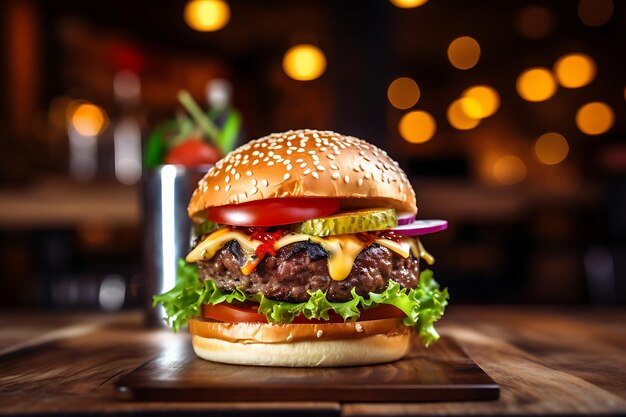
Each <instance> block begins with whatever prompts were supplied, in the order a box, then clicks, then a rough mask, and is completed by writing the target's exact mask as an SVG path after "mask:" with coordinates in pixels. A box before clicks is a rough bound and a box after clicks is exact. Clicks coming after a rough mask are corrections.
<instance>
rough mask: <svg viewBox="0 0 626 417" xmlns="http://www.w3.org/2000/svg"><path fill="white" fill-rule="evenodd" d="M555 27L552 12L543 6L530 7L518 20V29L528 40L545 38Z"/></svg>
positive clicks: (522, 12) (523, 11)
mask: <svg viewBox="0 0 626 417" xmlns="http://www.w3.org/2000/svg"><path fill="white" fill-rule="evenodd" d="M553 26H554V17H553V15H552V12H551V11H550V10H549V9H548V8H546V7H543V6H538V5H533V6H528V7H526V8H525V9H524V10H522V11H521V13H520V14H519V16H518V18H517V29H518V30H519V32H520V33H521V34H522V35H524V36H525V37H527V38H531V39H541V38H545V37H546V36H547V35H548V34H549V33H550V32H551V31H552V27H553Z"/></svg>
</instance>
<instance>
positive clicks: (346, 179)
mask: <svg viewBox="0 0 626 417" xmlns="http://www.w3.org/2000/svg"><path fill="white" fill-rule="evenodd" d="M343 180H344V181H345V182H346V184H350V176H349V175H346V176H344V177H343Z"/></svg>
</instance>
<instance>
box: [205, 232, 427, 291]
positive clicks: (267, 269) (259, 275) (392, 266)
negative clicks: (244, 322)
mask: <svg viewBox="0 0 626 417" xmlns="http://www.w3.org/2000/svg"><path fill="white" fill-rule="evenodd" d="M244 261H245V258H244V254H243V251H242V249H241V246H240V245H239V243H238V242H237V241H231V242H229V243H227V244H226V245H224V246H223V247H222V248H221V249H220V250H219V251H217V253H216V254H215V256H213V258H211V259H210V260H208V261H201V262H198V266H199V269H200V277H201V279H212V280H213V281H215V282H216V284H217V286H218V288H220V289H223V290H228V291H232V290H234V289H235V288H241V289H242V290H244V291H246V292H248V293H250V294H256V293H259V292H261V293H263V294H264V295H265V296H266V297H268V298H270V299H273V300H279V301H288V302H302V301H306V300H308V298H309V295H308V294H307V291H316V290H318V289H320V290H322V291H325V292H326V297H327V298H328V300H329V301H348V300H351V299H352V295H351V294H350V292H351V291H352V288H356V292H357V294H359V295H362V296H365V295H367V294H368V293H369V292H374V293H381V292H383V291H384V290H385V289H386V288H387V285H388V283H389V280H390V279H392V280H394V281H396V282H398V283H399V284H400V285H401V286H402V287H404V288H415V287H416V286H417V279H418V276H419V260H418V259H417V258H415V257H414V256H413V255H409V257H408V258H403V257H402V256H400V255H398V254H396V253H395V252H392V251H390V250H389V249H387V248H385V247H384V246H380V245H377V244H372V245H370V246H369V247H367V248H366V249H365V250H363V251H362V252H361V253H360V254H359V256H357V258H356V260H355V261H354V265H353V267H352V270H351V271H350V274H349V275H348V277H347V278H346V279H344V280H342V281H334V280H333V279H331V277H330V275H329V274H328V253H326V251H325V250H324V249H323V248H322V247H321V246H319V245H318V244H315V243H311V242H296V243H292V244H289V245H286V246H284V247H282V248H281V249H279V250H277V251H276V255H275V256H271V255H269V254H267V255H265V257H264V258H263V260H262V261H261V262H259V264H258V265H257V267H256V268H255V269H254V271H253V272H252V273H251V274H250V275H244V274H243V273H242V272H241V270H240V267H241V266H242V265H243V264H244Z"/></svg>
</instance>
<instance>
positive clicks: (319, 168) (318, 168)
mask: <svg viewBox="0 0 626 417" xmlns="http://www.w3.org/2000/svg"><path fill="white" fill-rule="evenodd" d="M315 168H317V170H318V171H326V168H324V167H323V166H321V165H318V166H316V167H315Z"/></svg>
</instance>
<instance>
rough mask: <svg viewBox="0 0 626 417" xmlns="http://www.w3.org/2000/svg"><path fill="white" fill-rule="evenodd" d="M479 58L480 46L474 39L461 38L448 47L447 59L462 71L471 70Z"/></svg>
mask: <svg viewBox="0 0 626 417" xmlns="http://www.w3.org/2000/svg"><path fill="white" fill-rule="evenodd" d="M479 58H480V45H479V44H478V42H477V41H476V39H474V38H470V37H469V36H461V37H460V38H456V39H455V40H453V41H452V42H451V43H450V46H448V59H449V60H450V63H451V64H452V65H453V66H454V67H456V68H458V69H462V70H466V69H470V68H473V67H474V66H475V65H476V64H477V63H478V59H479Z"/></svg>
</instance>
